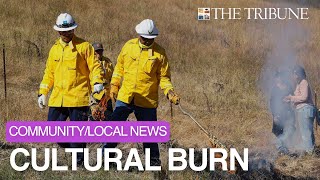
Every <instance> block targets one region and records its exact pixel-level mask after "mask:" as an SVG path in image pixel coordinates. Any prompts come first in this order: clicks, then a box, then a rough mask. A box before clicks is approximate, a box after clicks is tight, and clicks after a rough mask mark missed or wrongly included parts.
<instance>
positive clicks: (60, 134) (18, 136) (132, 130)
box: [6, 121, 170, 142]
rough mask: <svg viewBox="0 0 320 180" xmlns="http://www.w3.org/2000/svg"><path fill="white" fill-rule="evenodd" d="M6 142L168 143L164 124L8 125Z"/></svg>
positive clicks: (88, 122) (20, 122)
mask: <svg viewBox="0 0 320 180" xmlns="http://www.w3.org/2000/svg"><path fill="white" fill-rule="evenodd" d="M6 140H7V141H8V142H167V141H169V140H170V124H169V123H168V122H165V121H126V122H110V121H109V122H101V121H100V122H96V121H55V122H52V121H51V122H48V121H33V122H32V121H9V122H7V124H6Z"/></svg>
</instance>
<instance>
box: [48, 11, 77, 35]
mask: <svg viewBox="0 0 320 180" xmlns="http://www.w3.org/2000/svg"><path fill="white" fill-rule="evenodd" d="M77 26H78V25H77V24H76V22H75V21H74V20H73V18H72V16H71V15H70V14H68V13H62V14H60V15H59V16H58V18H57V21H56V24H55V25H54V26H53V29H54V30H56V31H70V30H72V29H75V28H76V27H77Z"/></svg>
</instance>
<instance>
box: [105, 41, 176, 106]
mask: <svg viewBox="0 0 320 180" xmlns="http://www.w3.org/2000/svg"><path fill="white" fill-rule="evenodd" d="M121 79H122V80H123V81H122V85H121V88H120V90H119V93H118V97H117V99H118V100H120V101H123V102H125V103H131V101H132V99H134V104H135V105H136V106H140V107H145V108H156V107H157V106H158V87H159V85H160V87H161V89H162V90H164V94H165V95H167V93H168V91H169V90H173V86H172V83H171V77H170V69H169V64H168V59H167V56H166V54H165V50H164V49H163V48H162V47H160V46H159V45H158V44H157V43H155V42H154V44H153V46H152V48H150V49H142V48H140V46H139V40H138V38H136V39H132V40H130V41H128V42H127V43H126V44H125V45H124V46H123V48H122V50H121V52H120V54H119V56H118V60H117V64H116V66H115V69H114V72H113V75H112V79H111V84H112V85H116V86H120V81H121Z"/></svg>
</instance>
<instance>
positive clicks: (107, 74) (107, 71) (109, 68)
mask: <svg viewBox="0 0 320 180" xmlns="http://www.w3.org/2000/svg"><path fill="white" fill-rule="evenodd" d="M92 46H93V48H94V51H95V57H96V59H98V60H99V62H100V65H101V67H102V69H103V73H104V74H103V77H104V92H100V93H99V94H94V95H93V98H94V99H95V100H97V101H99V100H101V99H102V98H103V96H107V97H105V98H106V99H107V102H106V110H105V112H102V113H104V119H102V120H109V119H110V117H111V113H112V112H113V109H112V102H111V99H110V98H109V94H110V81H111V77H112V73H113V69H114V68H113V65H112V62H111V60H110V59H109V58H108V57H106V56H103V52H104V48H103V45H102V44H101V43H99V42H95V43H93V44H92ZM92 108H93V109H94V107H92ZM91 111H92V110H91ZM91 114H92V112H91ZM90 119H91V120H96V119H95V118H93V117H92V116H91V117H90Z"/></svg>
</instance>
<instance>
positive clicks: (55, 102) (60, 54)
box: [39, 36, 103, 107]
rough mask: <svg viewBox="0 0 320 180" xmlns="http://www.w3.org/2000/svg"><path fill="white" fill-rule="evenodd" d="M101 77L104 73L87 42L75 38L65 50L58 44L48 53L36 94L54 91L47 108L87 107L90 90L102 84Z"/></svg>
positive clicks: (58, 42)
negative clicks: (91, 87) (95, 85)
mask: <svg viewBox="0 0 320 180" xmlns="http://www.w3.org/2000/svg"><path fill="white" fill-rule="evenodd" d="M90 73H91V75H90ZM89 75H90V76H89ZM102 76H103V70H102V68H101V66H100V63H99V62H98V60H97V59H96V58H95V57H94V49H93V47H92V46H91V44H90V43H89V42H86V41H85V40H83V39H80V38H78V37H76V36H74V37H73V39H72V41H71V42H69V43H68V45H67V46H65V47H64V46H63V45H62V44H61V43H60V41H59V40H57V41H56V43H55V44H54V45H53V46H52V48H51V50H50V52H49V57H48V60H47V64H46V69H45V71H44V76H43V80H42V82H41V84H40V90H39V94H45V95H46V94H48V92H49V91H50V89H51V88H52V87H53V90H52V93H51V96H50V99H49V104H48V106H50V107H80V106H88V104H89V93H90V88H89V87H90V86H93V85H94V84H95V83H103V77H102ZM89 77H90V78H89Z"/></svg>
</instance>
